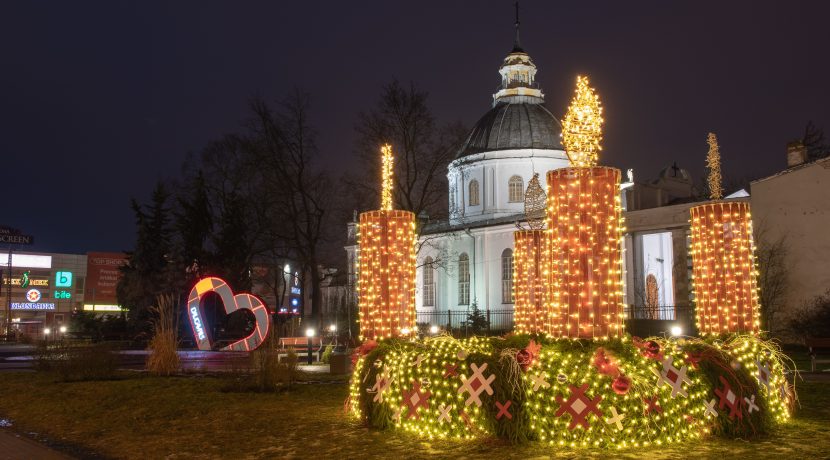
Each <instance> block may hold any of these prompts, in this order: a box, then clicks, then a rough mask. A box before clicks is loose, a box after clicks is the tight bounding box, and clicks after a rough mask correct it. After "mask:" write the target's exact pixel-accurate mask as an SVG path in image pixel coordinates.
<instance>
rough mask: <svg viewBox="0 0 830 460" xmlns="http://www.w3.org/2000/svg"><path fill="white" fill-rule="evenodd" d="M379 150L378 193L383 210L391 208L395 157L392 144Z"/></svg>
mask: <svg viewBox="0 0 830 460" xmlns="http://www.w3.org/2000/svg"><path fill="white" fill-rule="evenodd" d="M380 151H381V166H382V173H383V177H382V180H383V182H382V184H381V195H380V209H382V210H384V211H391V210H392V187H393V177H392V176H393V175H394V166H395V159H394V157H393V156H392V146H391V145H389V144H386V145H384V146H383V147H381V148H380Z"/></svg>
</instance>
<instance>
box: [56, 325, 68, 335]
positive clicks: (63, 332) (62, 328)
mask: <svg viewBox="0 0 830 460" xmlns="http://www.w3.org/2000/svg"><path fill="white" fill-rule="evenodd" d="M58 330H59V331H60V332H61V334H66V326H61V327H60V329H58Z"/></svg>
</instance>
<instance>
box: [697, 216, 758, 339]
mask: <svg viewBox="0 0 830 460" xmlns="http://www.w3.org/2000/svg"><path fill="white" fill-rule="evenodd" d="M690 213H691V219H692V221H691V237H692V249H691V254H692V269H693V278H692V286H693V289H694V296H695V310H696V313H697V326H698V329H699V330H700V332H701V333H702V334H721V333H726V332H750V333H757V332H758V329H759V327H760V316H759V305H758V285H757V278H756V277H757V272H756V270H755V246H754V241H753V237H752V216H751V214H750V211H749V203H746V202H722V201H716V202H710V203H706V204H703V205H699V206H695V207H693V208H691V209H690Z"/></svg>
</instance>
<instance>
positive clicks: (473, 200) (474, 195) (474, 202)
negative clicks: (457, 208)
mask: <svg viewBox="0 0 830 460" xmlns="http://www.w3.org/2000/svg"><path fill="white" fill-rule="evenodd" d="M468 201H469V203H470V206H478V204H479V201H478V181H477V180H475V179H473V180H471V181H470V196H469V199H468Z"/></svg>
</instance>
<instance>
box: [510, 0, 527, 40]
mask: <svg viewBox="0 0 830 460" xmlns="http://www.w3.org/2000/svg"><path fill="white" fill-rule="evenodd" d="M515 5H516V24H515V25H516V38H515V39H514V40H513V52H514V53H517V52H518V53H524V51H525V50H523V49H522V42H521V41H520V40H519V25H520V24H521V22H519V0H516V4H515Z"/></svg>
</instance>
